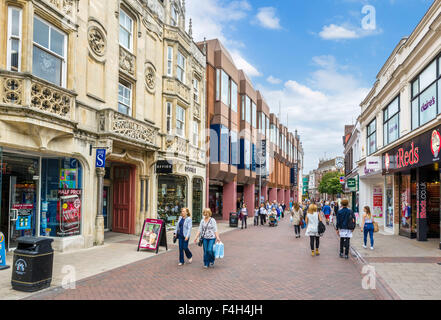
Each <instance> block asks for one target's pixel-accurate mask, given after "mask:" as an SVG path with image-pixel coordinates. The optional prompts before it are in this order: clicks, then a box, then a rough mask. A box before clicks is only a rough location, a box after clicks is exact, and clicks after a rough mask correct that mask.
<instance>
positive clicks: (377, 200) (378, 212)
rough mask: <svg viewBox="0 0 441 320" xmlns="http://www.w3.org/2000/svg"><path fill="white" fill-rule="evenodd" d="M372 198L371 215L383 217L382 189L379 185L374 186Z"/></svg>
mask: <svg viewBox="0 0 441 320" xmlns="http://www.w3.org/2000/svg"><path fill="white" fill-rule="evenodd" d="M373 200H374V201H373V202H374V203H373V204H374V205H373V216H374V217H376V218H381V217H383V190H382V188H381V187H376V188H374V194H373Z"/></svg>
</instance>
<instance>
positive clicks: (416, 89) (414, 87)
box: [412, 79, 420, 98]
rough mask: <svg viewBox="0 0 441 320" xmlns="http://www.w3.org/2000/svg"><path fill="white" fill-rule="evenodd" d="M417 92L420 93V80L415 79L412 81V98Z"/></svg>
mask: <svg viewBox="0 0 441 320" xmlns="http://www.w3.org/2000/svg"><path fill="white" fill-rule="evenodd" d="M418 93H420V81H419V80H418V79H416V80H415V81H414V82H413V83H412V98H413V97H415V96H417V95H418Z"/></svg>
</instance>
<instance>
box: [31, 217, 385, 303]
mask: <svg viewBox="0 0 441 320" xmlns="http://www.w3.org/2000/svg"><path fill="white" fill-rule="evenodd" d="M250 222H251V224H252V220H251V219H250ZM220 236H221V240H222V242H223V243H224V244H225V258H224V259H222V260H217V261H216V263H215V267H214V268H209V269H204V268H203V267H202V258H203V257H202V249H201V248H199V247H198V246H196V245H195V244H192V245H191V246H190V249H191V251H192V252H193V255H194V256H193V263H192V264H185V265H184V266H181V267H179V266H178V251H177V248H176V247H174V248H173V249H171V250H170V251H169V252H167V253H164V254H161V255H158V256H156V257H153V258H150V259H145V260H141V261H138V262H135V263H132V264H129V265H126V266H124V267H120V268H117V269H113V270H111V271H107V272H104V273H101V274H98V275H96V276H92V277H89V278H86V279H83V280H80V281H78V282H77V283H76V289H67V290H65V289H62V288H54V289H51V290H48V291H45V292H42V293H39V294H35V295H32V296H30V297H29V299H51V300H52V299H55V300H62V299H74V300H76V299H81V300H84V299H91V300H96V299H112V300H113V299H117V300H126V299H135V300H138V299H146V300H156V299H171V300H177V299H184V300H188V299H190V300H235V299H241V300H249V299H252V300H294V299H338V300H340V299H343V300H345V299H348V300H352V299H368V300H372V299H383V298H385V296H384V295H383V293H382V292H380V290H379V289H376V290H364V289H363V288H362V274H361V272H360V266H359V265H358V264H357V262H356V261H355V259H353V258H351V259H350V260H344V259H340V258H339V257H338V254H337V253H338V252H337V251H338V238H337V236H336V233H335V231H334V229H333V228H332V227H329V228H328V230H327V231H326V233H325V236H324V238H322V239H321V246H320V249H321V255H320V256H319V257H311V252H310V250H309V238H306V237H303V236H302V238H301V239H296V238H295V236H294V231H293V229H292V227H291V226H290V223H289V219H288V218H285V219H284V220H283V221H281V223H280V224H279V226H278V227H276V228H270V227H269V226H268V225H266V226H259V227H254V226H250V227H249V228H248V229H244V230H240V229H238V230H235V231H232V232H227V233H224V234H221V235H220ZM192 243H193V242H192ZM386 298H387V297H386Z"/></svg>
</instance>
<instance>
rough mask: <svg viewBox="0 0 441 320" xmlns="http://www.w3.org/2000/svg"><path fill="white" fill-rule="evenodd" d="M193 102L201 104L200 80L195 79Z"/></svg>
mask: <svg viewBox="0 0 441 320" xmlns="http://www.w3.org/2000/svg"><path fill="white" fill-rule="evenodd" d="M193 100H194V101H195V102H196V103H198V104H199V80H198V79H193Z"/></svg>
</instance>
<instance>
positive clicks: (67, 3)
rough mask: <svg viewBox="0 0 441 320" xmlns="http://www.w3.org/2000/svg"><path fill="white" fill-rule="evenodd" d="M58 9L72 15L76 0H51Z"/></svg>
mask: <svg viewBox="0 0 441 320" xmlns="http://www.w3.org/2000/svg"><path fill="white" fill-rule="evenodd" d="M49 2H50V3H51V4H53V5H54V6H55V7H56V8H57V9H58V10H60V11H61V12H63V13H64V14H66V15H72V11H73V6H74V0H49Z"/></svg>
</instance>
